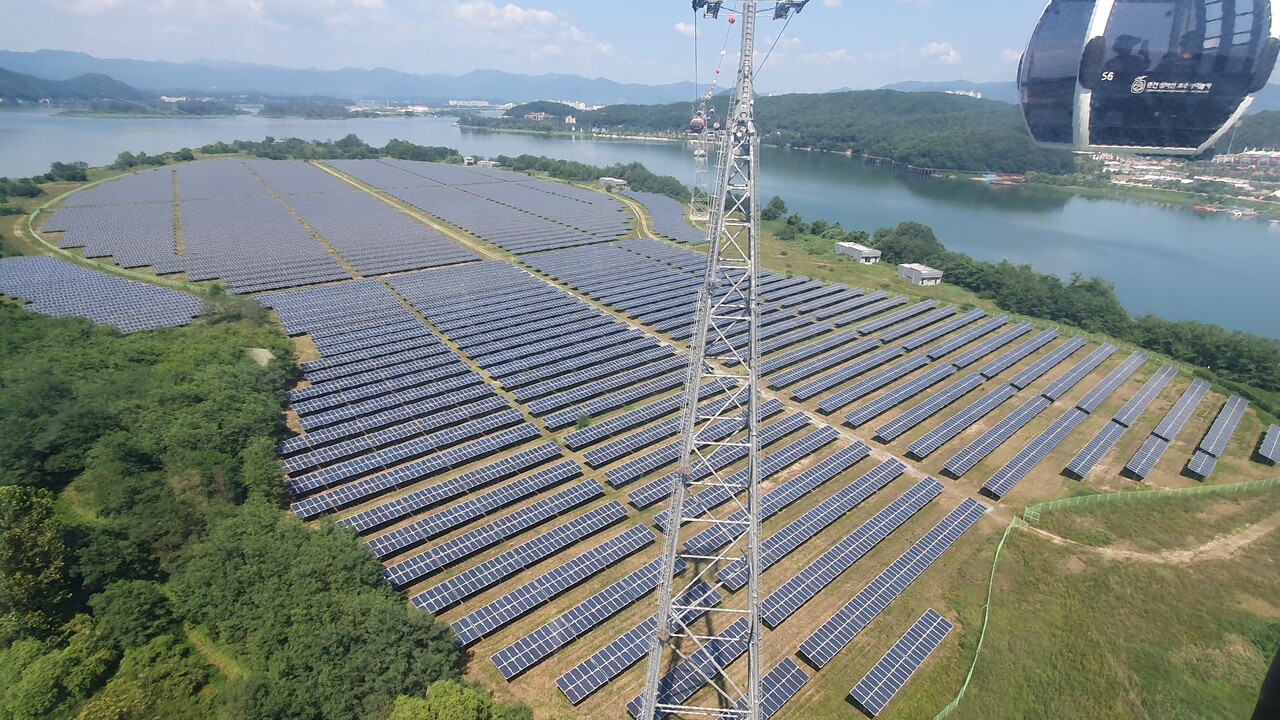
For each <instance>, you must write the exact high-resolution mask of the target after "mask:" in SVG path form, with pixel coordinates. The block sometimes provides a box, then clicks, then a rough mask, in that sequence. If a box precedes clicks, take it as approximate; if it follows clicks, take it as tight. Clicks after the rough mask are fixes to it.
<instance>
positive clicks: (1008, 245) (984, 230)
mask: <svg viewBox="0 0 1280 720" xmlns="http://www.w3.org/2000/svg"><path fill="white" fill-rule="evenodd" d="M347 133H355V134H357V135H359V136H360V137H361V138H362V139H363V140H365V141H366V142H369V143H370V144H373V145H382V144H385V143H386V141H387V140H390V139H392V138H401V139H404V140H409V141H411V142H415V143H420V144H423V145H447V146H450V147H455V148H458V149H459V150H461V151H462V152H463V153H464V154H468V155H480V156H493V155H519V154H522V153H529V154H533V155H547V156H549V157H557V158H564V159H569V160H578V161H581V162H585V163H591V164H594V165H610V164H613V163H616V162H622V163H627V162H637V161H638V162H641V163H644V164H645V165H646V166H647V167H649V169H651V170H653V171H654V172H657V173H660V174H666V175H674V176H676V177H678V178H681V179H689V180H691V179H692V174H693V173H692V165H691V160H690V158H689V155H688V152H687V150H686V149H685V148H684V147H682V146H680V145H678V144H675V143H657V142H651V143H650V142H601V141H591V140H573V139H569V138H551V137H543V136H536V135H516V134H506V133H485V132H464V131H462V130H460V129H458V128H454V127H451V120H449V119H447V118H360V119H352V120H295V119H268V118H258V117H253V116H243V117H236V118H226V119H207V120H168V119H157V120H142V119H138V120H102V119H93V118H60V117H53V116H52V114H51V113H50V112H49V111H7V112H0V175H7V176H9V177H23V176H30V175H35V174H38V173H42V172H45V171H46V170H48V168H49V163H51V162H53V161H54V160H62V161H74V160H83V161H85V162H88V163H89V164H91V165H104V164H108V163H110V162H111V161H112V160H114V159H115V157H116V155H117V154H118V153H119V152H120V151H122V150H130V151H133V152H137V151H139V150H141V151H145V152H147V153H159V152H165V151H168V150H176V149H178V148H181V147H198V146H200V145H205V144H208V143H211V142H216V141H218V140H226V141H230V140H236V139H259V138H262V137H265V136H267V135H271V136H275V137H301V138H306V139H316V140H323V139H336V138H340V137H342V136H344V135H346V134H347ZM761 160H762V170H761V178H762V182H761V188H760V190H761V195H762V196H764V197H770V196H773V195H780V196H782V197H783V198H785V199H786V201H787V204H788V206H789V207H790V209H791V211H792V212H797V213H800V214H801V215H802V216H804V217H805V218H806V219H809V220H813V219H817V218H823V219H826V220H829V221H832V222H837V221H838V222H840V223H841V225H843V226H844V227H845V228H846V229H854V228H864V229H867V230H874V229H875V228H878V227H885V226H891V225H896V224H897V223H899V222H902V221H904V220H916V221H919V222H922V223H925V224H926V225H930V226H931V227H933V229H934V230H935V231H936V232H937V234H938V237H939V239H941V240H942V242H943V243H945V244H946V245H947V247H948V248H950V249H952V250H957V251H960V252H964V253H968V254H970V255H973V256H974V257H978V258H982V259H984V260H1001V259H1008V260H1011V261H1013V262H1016V263H1026V264H1030V265H1033V266H1034V267H1035V268H1036V269H1037V270H1040V271H1041V272H1051V273H1055V274H1058V275H1061V276H1063V277H1067V276H1069V275H1070V274H1071V273H1073V272H1079V273H1081V274H1083V275H1085V276H1094V275H1098V276H1101V277H1104V278H1106V279H1108V280H1110V281H1111V282H1112V283H1114V284H1115V286H1116V291H1117V292H1118V293H1119V295H1120V299H1121V300H1122V301H1123V302H1124V304H1125V307H1127V308H1128V309H1129V310H1130V312H1133V313H1135V314H1140V313H1153V314H1156V315H1159V316H1160V317H1164V318H1169V319H1192V320H1203V321H1205V322H1213V323H1217V324H1219V325H1223V326H1225V327H1229V328H1234V329H1240V330H1247V331H1249V332H1255V333H1259V334H1263V335H1269V336H1271V337H1280V314H1278V313H1276V312H1275V308H1276V306H1277V301H1278V300H1280V283H1277V281H1276V278H1277V276H1278V275H1280V225H1272V224H1267V223H1262V222H1256V221H1243V220H1231V219H1229V218H1226V217H1222V216H1203V215H1199V214H1197V213H1195V212H1192V211H1191V210H1187V209H1181V208H1168V207H1162V206H1158V205H1152V204H1144V203H1134V202H1125V201H1118V200H1090V199H1085V198H1078V197H1072V196H1070V195H1066V194H1063V193H1058V192H1055V191H1052V190H1047V189H1039V188H999V189H993V188H987V187H984V186H982V185H980V184H979V183H975V182H972V181H947V180H928V179H921V178H907V177H900V176H896V175H893V174H890V173H888V172H886V171H883V170H879V169H876V168H870V167H866V166H864V165H862V164H861V163H859V162H858V161H856V160H853V159H850V158H847V157H844V156H840V155H830V154H823V153H804V152H790V151H784V150H771V149H766V150H765V153H764V156H763V157H762V158H761Z"/></svg>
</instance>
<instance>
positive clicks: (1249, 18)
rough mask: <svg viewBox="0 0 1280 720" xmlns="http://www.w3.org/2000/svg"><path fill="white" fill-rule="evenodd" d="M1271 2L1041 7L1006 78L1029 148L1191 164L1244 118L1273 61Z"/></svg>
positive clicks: (1057, 2)
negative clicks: (1013, 78) (1181, 158)
mask: <svg viewBox="0 0 1280 720" xmlns="http://www.w3.org/2000/svg"><path fill="white" fill-rule="evenodd" d="M1276 2H1280V0H1096V1H1095V0H1051V1H1050V2H1049V6H1048V7H1047V8H1046V9H1045V11H1044V15H1043V16H1042V17H1041V18H1040V23H1039V24H1038V25H1037V26H1036V29H1035V32H1034V33H1033V34H1032V36H1031V42H1030V43H1029V44H1028V45H1027V51H1026V53H1025V54H1023V56H1022V64H1021V65H1020V66H1019V68H1018V89H1019V91H1020V93H1021V95H1022V112H1023V115H1024V117H1025V118H1026V121H1027V128H1028V129H1029V130H1030V131H1031V136H1032V137H1033V138H1034V139H1035V141H1036V142H1037V143H1039V144H1041V145H1044V146H1046V147H1054V148H1062V149H1069V150H1086V151H1098V150H1111V151H1130V152H1141V153H1153V154H1170V155H1194V154H1197V153H1200V152H1202V151H1204V150H1205V149H1207V148H1208V147H1209V146H1211V145H1212V144H1213V143H1214V142H1215V141H1216V140H1217V139H1218V138H1219V137H1221V136H1222V134H1223V133H1224V132H1226V130H1227V129H1228V128H1230V127H1231V125H1232V124H1234V123H1235V122H1236V121H1237V120H1239V119H1240V118H1241V117H1243V116H1244V112H1245V110H1246V109H1247V108H1248V106H1249V104H1250V102H1252V100H1253V94H1254V93H1256V92H1258V91H1259V90H1261V89H1262V87H1263V86H1264V85H1265V84H1266V82H1267V79H1268V78H1269V77H1270V76H1271V69H1272V68H1273V67H1274V66H1275V63H1276V54H1277V50H1278V49H1280V40H1278V39H1277V37H1280V23H1278V22H1277V18H1276V13H1275V12H1274V10H1275V8H1273V7H1272V5H1273V3H1276Z"/></svg>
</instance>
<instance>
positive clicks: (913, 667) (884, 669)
mask: <svg viewBox="0 0 1280 720" xmlns="http://www.w3.org/2000/svg"><path fill="white" fill-rule="evenodd" d="M953 627H955V626H954V625H952V624H951V622H950V621H949V620H947V619H946V618H944V617H942V616H941V615H939V614H938V612H937V611H936V610H933V609H930V610H928V611H926V612H925V614H924V615H922V616H921V617H920V619H919V620H917V621H916V622H915V624H914V625H912V626H911V628H910V629H908V630H907V632H906V633H904V634H903V635H902V637H901V638H899V639H898V641H897V642H896V643H894V644H893V647H891V648H889V652H887V653H885V654H884V657H882V658H880V661H879V662H877V663H876V664H875V667H872V668H871V671H870V672H868V673H867V674H866V676H865V677H863V678H862V680H860V681H858V684H857V685H855V686H854V688H853V689H852V690H850V691H849V696H850V697H851V698H853V700H854V702H856V703H858V705H860V706H861V707H862V708H863V709H864V710H866V711H867V712H868V713H869V714H871V715H872V716H873V717H874V716H876V715H879V714H880V713H881V712H883V711H884V708H885V706H886V705H888V704H889V701H891V700H893V698H894V696H896V695H897V694H898V693H899V692H901V691H902V688H903V686H904V685H906V684H907V681H908V680H910V679H911V676H912V675H914V674H915V673H916V671H917V670H919V669H920V666H921V665H923V664H924V661H925V660H928V659H929V656H930V655H932V654H933V652H934V651H935V650H937V649H938V646H939V645H941V644H942V641H943V640H944V639H945V638H946V637H947V634H948V633H950V632H951V630H952V628H953Z"/></svg>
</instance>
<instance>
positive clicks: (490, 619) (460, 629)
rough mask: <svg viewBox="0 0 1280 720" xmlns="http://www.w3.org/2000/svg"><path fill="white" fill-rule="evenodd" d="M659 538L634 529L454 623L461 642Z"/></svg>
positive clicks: (473, 638) (479, 635)
mask: <svg viewBox="0 0 1280 720" xmlns="http://www.w3.org/2000/svg"><path fill="white" fill-rule="evenodd" d="M656 539H657V538H656V537H655V536H654V534H653V531H652V530H650V529H648V528H646V527H641V526H633V527H631V528H630V529H628V530H624V531H623V532H622V533H620V534H618V535H615V536H614V537H612V538H609V539H608V540H606V541H604V542H603V543H601V544H599V545H597V546H596V547H594V548H591V549H590V550H588V551H586V552H584V553H582V554H581V555H579V556H577V557H575V558H574V559H572V560H570V561H569V562H567V563H565V564H563V565H561V566H559V567H557V568H555V569H553V570H550V571H549V572H547V573H545V574H543V575H541V576H539V577H537V578H535V579H534V580H532V581H530V582H528V583H526V584H524V585H522V586H520V587H518V588H516V589H515V590H512V591H511V592H509V593H507V594H506V595H503V596H502V597H500V598H498V599H496V600H494V601H493V602H490V603H489V604H487V605H485V606H484V607H481V608H478V609H476V610H474V611H472V612H470V613H468V614H466V615H464V616H463V617H461V618H458V619H457V620H454V621H453V622H452V623H450V624H451V625H453V629H454V632H456V633H457V634H458V641H459V642H460V643H461V644H462V645H464V646H465V645H470V644H472V643H474V642H476V641H477V640H479V639H480V638H482V637H484V636H486V635H488V634H490V633H492V632H493V631H495V630H497V629H498V628H501V627H505V626H506V625H509V624H510V623H512V622H514V621H515V620H516V619H518V618H520V617H523V616H524V615H526V614H528V613H530V612H533V611H534V610H535V609H537V608H538V607H540V606H542V605H543V604H545V603H546V602H547V601H549V600H551V599H552V598H554V597H556V596H557V595H560V594H561V593H563V592H565V591H566V590H569V589H570V588H573V587H576V586H578V585H580V584H582V583H584V582H586V581H587V580H589V579H590V578H592V577H594V576H595V575H597V574H598V573H601V572H604V571H605V570H606V569H608V568H609V567H612V566H613V565H615V564H616V563H618V562H621V561H622V560H623V559H624V558H626V557H628V556H630V555H631V554H633V553H635V552H637V551H639V550H640V549H641V548H643V547H645V546H647V545H649V544H651V543H652V542H653V541H654V540H656Z"/></svg>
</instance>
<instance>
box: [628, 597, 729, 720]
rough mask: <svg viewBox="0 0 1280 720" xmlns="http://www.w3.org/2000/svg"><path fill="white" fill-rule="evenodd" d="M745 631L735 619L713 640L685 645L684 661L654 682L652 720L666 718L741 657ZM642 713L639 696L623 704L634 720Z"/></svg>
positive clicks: (642, 702) (641, 702)
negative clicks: (655, 686)
mask: <svg viewBox="0 0 1280 720" xmlns="http://www.w3.org/2000/svg"><path fill="white" fill-rule="evenodd" d="M749 627H750V626H749V625H748V623H747V619H746V618H739V619H738V620H736V621H734V623H733V624H732V625H730V626H729V627H727V628H725V629H724V630H723V631H722V632H720V633H719V634H718V636H717V637H714V638H711V639H709V640H705V641H702V642H699V643H698V644H697V645H694V644H693V643H692V642H690V643H688V647H687V648H686V652H688V653H689V655H688V657H686V658H685V659H683V660H681V661H680V662H679V663H676V666H675V667H673V668H671V669H670V670H668V671H667V672H666V673H664V674H663V675H662V676H661V677H660V678H659V679H658V695H657V699H656V700H655V703H656V706H657V712H656V713H655V717H660V718H665V717H668V713H667V710H674V709H675V708H677V707H678V706H680V705H681V704H683V703H684V702H685V701H687V700H688V699H689V698H691V697H693V695H694V693H696V692H698V690H700V689H701V688H702V686H703V685H706V684H707V679H708V678H710V677H712V676H713V675H715V673H716V670H717V669H718V668H724V667H728V666H729V665H730V664H732V663H733V662H734V661H735V660H737V659H738V658H740V657H742V656H743V654H745V653H746V652H747V644H748V640H749V638H750V632H749V630H748V628H749ZM643 711H644V695H643V694H641V695H638V696H636V697H635V698H633V699H632V700H631V702H629V703H627V713H628V714H630V715H631V717H633V718H636V720H639V719H640V717H641V716H642V715H643V714H644V712H643Z"/></svg>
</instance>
